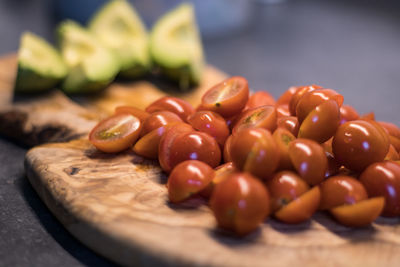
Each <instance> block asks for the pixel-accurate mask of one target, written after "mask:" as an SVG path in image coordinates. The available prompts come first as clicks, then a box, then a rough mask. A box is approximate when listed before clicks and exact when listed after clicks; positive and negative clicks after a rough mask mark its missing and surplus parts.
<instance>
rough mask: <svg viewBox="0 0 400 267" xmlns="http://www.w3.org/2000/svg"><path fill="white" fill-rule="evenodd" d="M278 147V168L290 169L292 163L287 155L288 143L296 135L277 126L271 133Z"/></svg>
mask: <svg viewBox="0 0 400 267" xmlns="http://www.w3.org/2000/svg"><path fill="white" fill-rule="evenodd" d="M272 137H273V138H274V140H275V142H276V144H277V145H278V149H279V165H278V169H279V170H291V169H293V164H292V161H291V159H290V156H289V143H290V142H292V141H293V140H295V139H296V137H295V136H294V135H293V134H292V133H291V132H289V131H288V130H286V129H284V128H278V129H276V130H275V132H274V133H273V134H272Z"/></svg>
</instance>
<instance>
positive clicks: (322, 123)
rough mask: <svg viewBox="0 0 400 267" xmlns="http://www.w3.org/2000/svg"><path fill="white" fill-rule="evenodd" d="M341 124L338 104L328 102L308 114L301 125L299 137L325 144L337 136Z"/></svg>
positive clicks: (333, 101) (332, 101) (331, 101)
mask: <svg viewBox="0 0 400 267" xmlns="http://www.w3.org/2000/svg"><path fill="white" fill-rule="evenodd" d="M339 122H340V113H339V106H338V104H337V103H336V101H335V100H327V101H325V102H324V103H322V104H321V105H319V106H317V107H316V108H315V109H314V110H313V111H311V112H310V113H309V114H308V116H307V117H306V119H305V120H304V121H303V123H301V125H300V129H299V133H298V135H297V137H299V138H308V139H311V140H314V141H316V142H318V143H323V142H325V141H327V140H328V139H329V138H331V137H332V136H333V135H334V134H335V132H336V129H337V128H338V126H339Z"/></svg>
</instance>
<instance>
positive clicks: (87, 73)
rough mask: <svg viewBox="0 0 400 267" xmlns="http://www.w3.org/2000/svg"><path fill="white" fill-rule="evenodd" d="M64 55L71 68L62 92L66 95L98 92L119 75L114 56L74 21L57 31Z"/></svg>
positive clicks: (67, 22)
mask: <svg viewBox="0 0 400 267" xmlns="http://www.w3.org/2000/svg"><path fill="white" fill-rule="evenodd" d="M58 35H59V41H60V47H61V54H62V56H63V58H64V61H65V62H66V64H67V66H68V67H69V73H68V75H67V77H66V78H65V80H64V82H63V84H62V89H63V90H64V91H65V92H67V93H89V92H94V91H99V90H101V89H103V88H104V87H106V86H107V85H108V84H109V83H110V82H112V81H113V79H114V78H115V76H116V74H117V73H118V71H119V64H118V62H117V60H116V58H115V56H114V54H113V53H112V52H111V51H110V50H109V49H108V48H106V47H105V46H103V45H102V44H101V42H99V40H98V39H97V38H96V37H95V36H94V35H92V33H90V32H89V31H87V30H86V29H84V28H83V27H82V26H80V25H79V24H77V23H76V22H73V21H65V22H63V23H62V24H61V25H60V26H59V28H58Z"/></svg>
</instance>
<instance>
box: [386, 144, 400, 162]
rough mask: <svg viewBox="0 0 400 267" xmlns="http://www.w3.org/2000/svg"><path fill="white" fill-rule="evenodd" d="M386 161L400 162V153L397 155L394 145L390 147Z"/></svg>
mask: <svg viewBox="0 0 400 267" xmlns="http://www.w3.org/2000/svg"><path fill="white" fill-rule="evenodd" d="M385 160H392V161H396V160H400V156H399V153H397V150H396V149H395V148H394V146H393V145H392V144H390V146H389V151H388V153H387V154H386V156H385Z"/></svg>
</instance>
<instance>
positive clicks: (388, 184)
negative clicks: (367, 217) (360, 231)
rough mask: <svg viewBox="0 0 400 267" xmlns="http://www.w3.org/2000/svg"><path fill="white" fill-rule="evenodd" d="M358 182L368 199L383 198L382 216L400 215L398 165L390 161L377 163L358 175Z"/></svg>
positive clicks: (399, 167)
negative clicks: (366, 193) (363, 188)
mask: <svg viewBox="0 0 400 267" xmlns="http://www.w3.org/2000/svg"><path fill="white" fill-rule="evenodd" d="M360 181H361V183H362V184H363V185H364V186H365V188H366V189H367V192H368V195H369V196H370V197H375V196H382V197H384V198H385V208H384V210H383V213H382V215H383V216H388V217H395V216H399V215H400V165H399V164H397V163H394V162H391V161H383V162H377V163H374V164H372V165H370V166H368V167H367V168H366V169H365V170H364V171H363V172H362V173H361V175H360Z"/></svg>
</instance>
